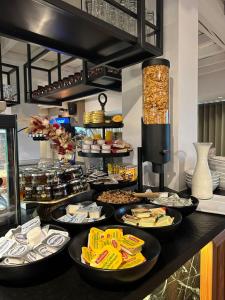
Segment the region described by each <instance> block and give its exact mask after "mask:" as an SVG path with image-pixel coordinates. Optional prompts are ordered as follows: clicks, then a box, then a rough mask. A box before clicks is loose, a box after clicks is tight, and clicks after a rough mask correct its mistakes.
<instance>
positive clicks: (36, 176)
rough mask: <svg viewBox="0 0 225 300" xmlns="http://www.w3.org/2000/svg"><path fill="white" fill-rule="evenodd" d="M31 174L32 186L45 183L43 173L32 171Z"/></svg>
mask: <svg viewBox="0 0 225 300" xmlns="http://www.w3.org/2000/svg"><path fill="white" fill-rule="evenodd" d="M31 176H32V185H33V186H38V185H45V184H46V183H47V179H46V176H45V173H41V172H35V173H32V174H31Z"/></svg>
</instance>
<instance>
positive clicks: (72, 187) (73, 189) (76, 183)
mask: <svg viewBox="0 0 225 300" xmlns="http://www.w3.org/2000/svg"><path fill="white" fill-rule="evenodd" d="M79 191H80V180H77V179H75V180H71V181H70V182H69V184H68V192H69V194H70V195H71V194H76V193H78V192H79Z"/></svg>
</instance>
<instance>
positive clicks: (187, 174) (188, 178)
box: [184, 169, 225, 190]
mask: <svg viewBox="0 0 225 300" xmlns="http://www.w3.org/2000/svg"><path fill="white" fill-rule="evenodd" d="M184 173H185V182H186V185H187V187H189V188H190V189H191V186H192V177H193V174H194V170H193V169H191V170H187V171H185V172H184ZM211 175H212V181H213V190H215V189H216V188H218V186H219V184H220V176H219V174H218V172H216V171H211ZM224 176H225V173H224Z"/></svg>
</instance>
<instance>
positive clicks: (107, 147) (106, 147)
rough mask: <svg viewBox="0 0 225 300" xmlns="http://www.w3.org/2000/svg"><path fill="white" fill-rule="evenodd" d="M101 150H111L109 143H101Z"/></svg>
mask: <svg viewBox="0 0 225 300" xmlns="http://www.w3.org/2000/svg"><path fill="white" fill-rule="evenodd" d="M102 150H111V145H107V144H103V145H102Z"/></svg>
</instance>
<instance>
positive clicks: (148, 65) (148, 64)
mask: <svg viewBox="0 0 225 300" xmlns="http://www.w3.org/2000/svg"><path fill="white" fill-rule="evenodd" d="M169 67H170V62H169V61H168V60H166V59H162V58H152V59H148V60H146V61H144V62H143V64H142V69H143V122H144V124H146V125H149V124H168V123H169Z"/></svg>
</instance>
